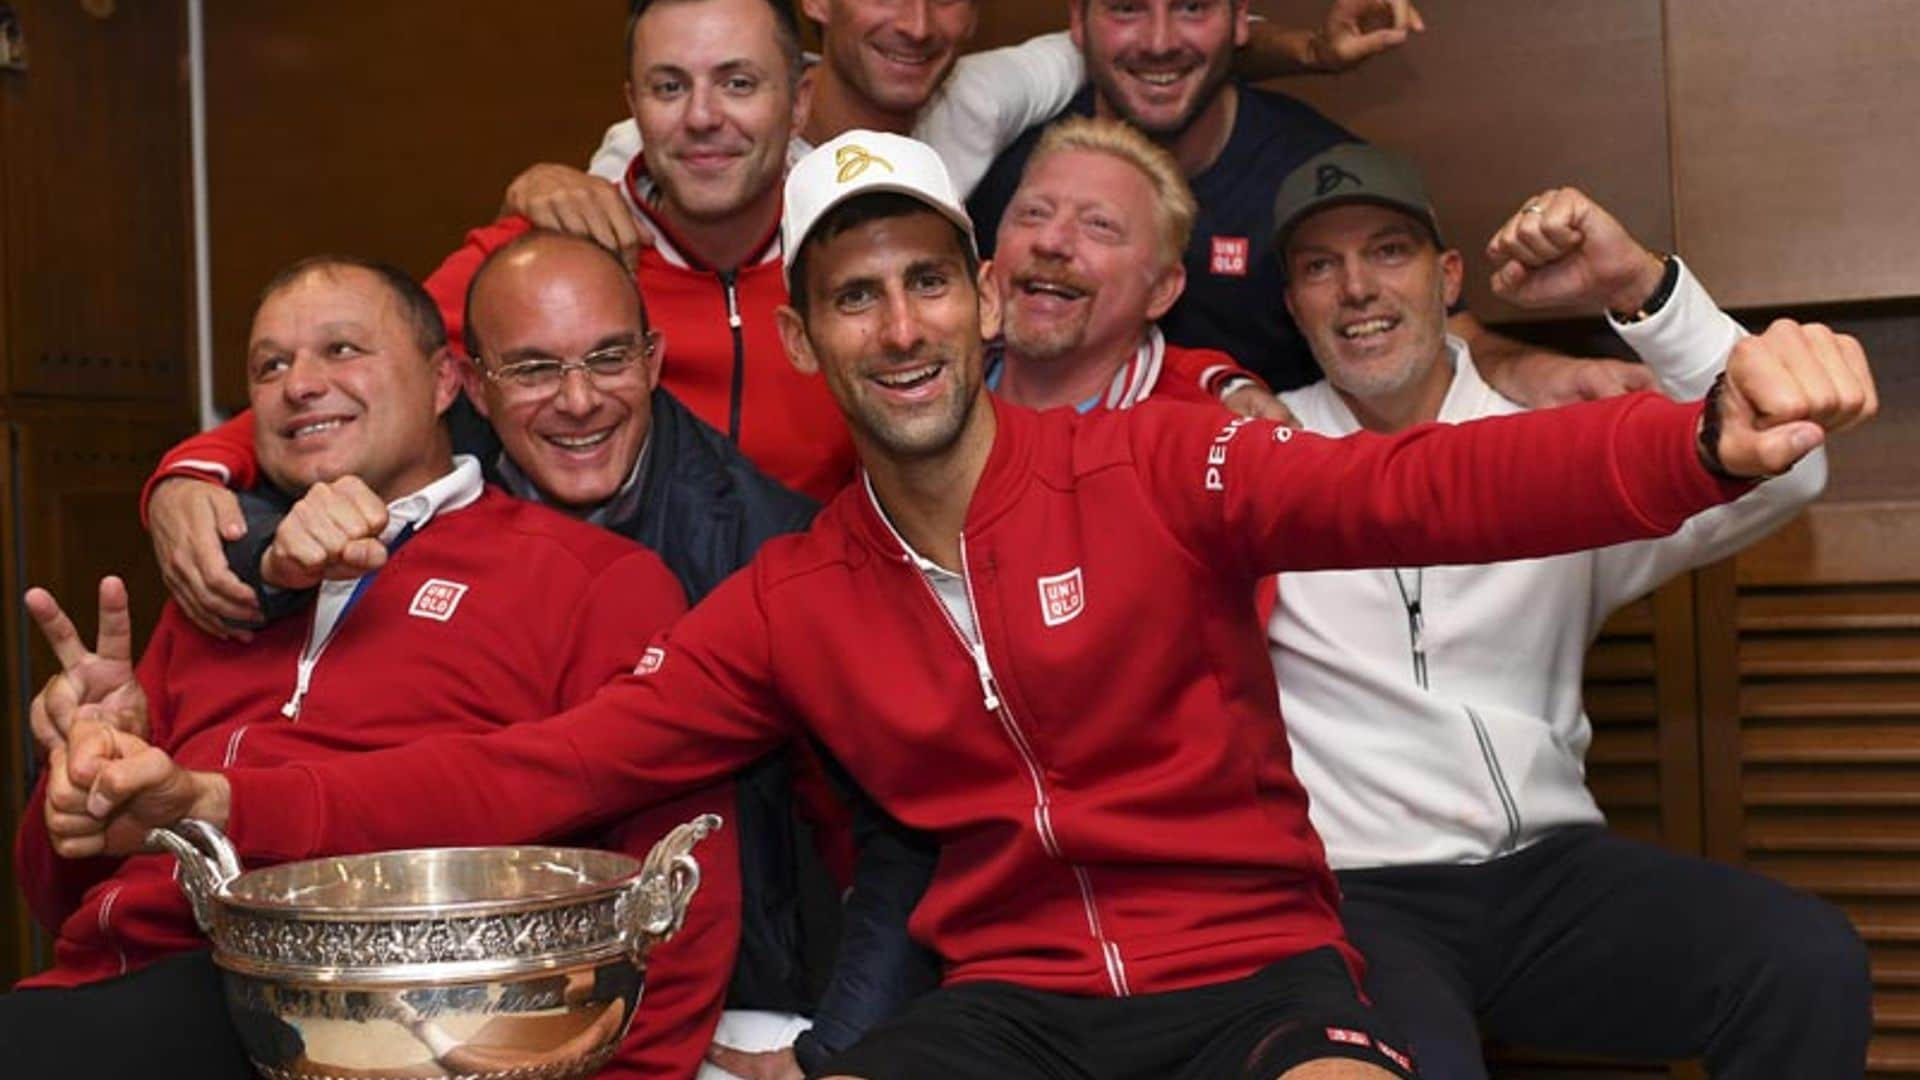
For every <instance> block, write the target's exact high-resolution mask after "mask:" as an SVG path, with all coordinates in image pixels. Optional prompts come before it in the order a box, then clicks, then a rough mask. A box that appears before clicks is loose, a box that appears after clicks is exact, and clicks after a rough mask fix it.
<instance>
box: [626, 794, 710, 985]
mask: <svg viewBox="0 0 1920 1080" xmlns="http://www.w3.org/2000/svg"><path fill="white" fill-rule="evenodd" d="M720 826H721V821H720V815H718V814H701V815H700V816H699V817H697V818H694V819H693V820H692V821H689V822H687V823H686V824H684V825H677V826H675V827H674V829H673V831H672V832H670V833H668V834H667V835H666V836H664V837H661V839H660V842H659V843H657V844H655V845H653V849H652V850H651V851H648V852H647V858H646V862H644V863H643V864H642V865H641V868H640V879H639V880H638V881H635V882H634V883H633V884H632V885H630V886H628V887H627V892H626V894H625V895H624V896H623V897H622V898H621V899H622V904H621V910H620V914H619V915H618V916H617V917H618V918H619V920H620V931H621V934H622V936H624V937H625V939H626V943H627V948H628V950H629V951H631V952H632V953H633V954H634V956H635V958H637V959H640V960H645V959H646V956H647V953H649V952H651V951H652V950H653V947H654V946H655V945H658V944H659V943H660V942H662V941H665V940H667V939H668V938H670V937H672V936H673V935H674V934H676V933H679V931H680V925H681V923H683V922H685V921H686V918H687V907H688V905H690V904H692V903H693V894H694V893H695V892H696V891H698V890H699V888H700V864H699V862H697V861H696V860H695V859H694V857H693V846H694V845H695V844H697V843H699V842H700V841H702V840H704V839H706V838H707V836H708V835H709V834H710V833H712V832H714V831H715V830H716V829H719V828H720Z"/></svg>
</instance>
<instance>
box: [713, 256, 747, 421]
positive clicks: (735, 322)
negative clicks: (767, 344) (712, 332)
mask: <svg viewBox="0 0 1920 1080" xmlns="http://www.w3.org/2000/svg"><path fill="white" fill-rule="evenodd" d="M737 281H738V274H737V273H736V272H735V271H732V270H723V271H721V272H720V286H721V288H723V289H725V290H726V293H727V330H728V332H729V333H731V334H732V335H733V397H732V399H731V400H730V401H729V402H728V404H727V438H728V439H731V440H732V441H733V444H734V445H735V446H738V445H740V394H741V391H742V390H743V389H744V387H745V384H746V381H747V346H746V341H745V338H744V337H743V335H742V334H741V332H740V299H739V293H738V291H737V290H736V289H735V288H734V285H735V283H736V282H737Z"/></svg>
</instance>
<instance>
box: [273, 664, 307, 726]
mask: <svg viewBox="0 0 1920 1080" xmlns="http://www.w3.org/2000/svg"><path fill="white" fill-rule="evenodd" d="M312 681H313V662H312V661H311V660H307V659H305V658H302V659H301V661H300V666H299V668H298V670H297V672H296V674H295V675H294V679H293V696H292V697H290V698H288V699H287V703H286V704H285V705H282V706H280V715H281V716H284V717H286V718H287V719H289V720H292V719H295V718H296V717H298V716H299V715H300V702H301V701H302V700H304V699H305V698H306V696H307V684H308V683H311V682H312Z"/></svg>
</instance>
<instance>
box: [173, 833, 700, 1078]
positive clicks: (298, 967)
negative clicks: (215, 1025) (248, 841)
mask: <svg viewBox="0 0 1920 1080" xmlns="http://www.w3.org/2000/svg"><path fill="white" fill-rule="evenodd" d="M719 827H720V818H719V817H717V816H716V815H713V814H703V815H701V816H700V817H698V818H695V819H694V820H692V821H690V822H688V823H686V824H684V825H681V826H679V827H677V828H675V829H674V830H673V831H672V832H670V833H668V834H667V835H666V836H665V837H663V838H662V839H661V840H660V842H659V843H657V844H655V845H654V846H653V850H652V851H650V852H648V853H647V857H646V860H645V861H644V862H642V861H641V860H638V859H634V858H632V857H630V856H626V855H619V854H615V853H613V852H607V851H590V850H585V849H579V848H558V847H488V848H428V849H422V850H418V851H389V852H381V853H379V854H374V855H356V856H347V857H338V858H327V859H310V860H307V861H305V862H297V863H287V864H285V865H282V866H274V867H268V868H266V869H262V870H253V871H249V872H246V873H242V872H241V870H240V862H239V859H238V858H237V856H236V855H235V852H234V850H233V845H232V844H231V843H229V842H228V840H227V838H226V837H225V836H224V835H223V834H222V833H221V832H220V830H218V829H216V828H214V827H213V826H212V825H209V824H207V823H206V822H202V821H195V820H191V819H189V820H186V821H182V822H180V823H179V824H178V825H177V826H174V827H172V828H169V829H155V830H153V831H152V832H151V833H149V834H148V841H149V843H151V844H152V845H154V846H158V847H164V848H166V849H167V850H168V851H171V852H173V854H174V855H175V856H177V857H178V858H179V860H180V870H179V875H178V876H179V879H180V884H181V887H182V888H183V889H184V890H185V891H186V893H187V896H188V899H189V900H190V901H191V903H192V905H193V913H194V918H195V919H196V920H197V921H198V922H199V924H200V928H201V929H202V930H204V931H206V933H207V936H208V937H209V938H211V939H212V940H213V946H214V953H213V959H214V963H216V964H218V965H219V967H220V968H221V970H222V973H223V975H224V982H225V989H226V998H227V1009H228V1012H229V1013H230V1014H231V1015H232V1018H233V1023H234V1026H235V1028H236V1029H237V1030H238V1031H239V1034H240V1039H241V1042H242V1044H243V1045H244V1046H245V1047H246V1050H247V1056H248V1057H250V1058H251V1059H252V1060H253V1064H254V1066H255V1067H256V1068H258V1069H259V1070H260V1071H261V1073H262V1074H264V1075H265V1076H268V1077H271V1078H274V1080H282V1078H286V1080H291V1078H296V1077H297V1078H301V1080H322V1078H325V1080H348V1078H352V1080H377V1078H399V1077H408V1078H415V1077H458V1078H461V1080H468V1078H471V1080H481V1078H488V1080H507V1078H511V1080H560V1078H563V1077H580V1076H587V1075H590V1074H592V1073H593V1072H594V1071H595V1070H597V1069H599V1068H600V1067H601V1066H602V1065H604V1064H605V1063H606V1061H607V1059H608V1058H609V1057H611V1056H612V1055H613V1052H614V1050H615V1049H616V1048H617V1047H618V1046H619V1044H620V1040H621V1038H622V1037H623V1036H625V1035H626V1032H627V1028H628V1026H629V1025H630V1024H632V1022H633V1013H634V1009H635V1007H636V1006H637V1005H638V1004H639V1002H640V994H641V989H642V987H643V986H644V984H645V982H646V974H647V954H648V953H649V952H650V951H651V950H652V949H653V947H654V946H655V945H657V944H659V943H660V942H662V941H665V940H666V939H668V938H670V937H672V936H673V934H674V933H675V932H676V931H678V930H679V929H680V924H681V922H682V920H684V919H685V918H686V913H687V905H688V904H689V903H690V902H691V901H692V899H693V894H694V891H695V890H696V889H698V888H699V887H700V865H699V863H697V862H695V861H694V858H693V854H692V851H693V846H694V845H695V844H696V843H698V842H699V841H700V840H701V839H703V838H705V837H706V836H707V834H708V833H710V832H712V831H713V830H715V829H718V828H719Z"/></svg>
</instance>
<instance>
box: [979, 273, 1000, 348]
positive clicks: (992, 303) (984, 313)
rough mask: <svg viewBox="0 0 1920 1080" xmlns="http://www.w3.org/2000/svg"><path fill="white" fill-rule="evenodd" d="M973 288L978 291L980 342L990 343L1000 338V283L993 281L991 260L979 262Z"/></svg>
mask: <svg viewBox="0 0 1920 1080" xmlns="http://www.w3.org/2000/svg"><path fill="white" fill-rule="evenodd" d="M974 288H976V289H978V290H979V291H980V340H982V341H992V340H993V339H994V338H997V337H999V336H1000V283H999V282H997V281H995V280H994V275H993V260H992V259H987V260H984V261H983V262H981V264H980V276H979V280H977V281H975V282H974Z"/></svg>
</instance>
